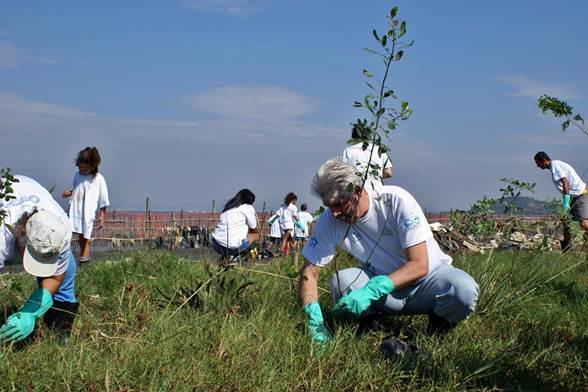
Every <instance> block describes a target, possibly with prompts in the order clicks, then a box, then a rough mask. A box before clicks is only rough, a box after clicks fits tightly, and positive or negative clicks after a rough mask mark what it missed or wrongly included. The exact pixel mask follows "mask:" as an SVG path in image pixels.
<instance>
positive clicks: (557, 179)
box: [549, 160, 586, 196]
mask: <svg viewBox="0 0 588 392" xmlns="http://www.w3.org/2000/svg"><path fill="white" fill-rule="evenodd" d="M549 169H550V170H551V179H552V180H553V184H554V185H555V187H556V188H557V189H558V190H559V191H560V192H561V193H563V185H562V184H561V179H562V178H564V177H565V178H567V179H568V183H569V184H570V195H571V196H580V195H581V194H582V193H583V192H584V189H586V183H585V182H583V181H582V179H581V178H580V176H579V175H578V173H576V170H574V168H573V167H572V166H571V165H569V164H567V163H565V162H563V161H556V160H553V161H551V165H550V166H549Z"/></svg>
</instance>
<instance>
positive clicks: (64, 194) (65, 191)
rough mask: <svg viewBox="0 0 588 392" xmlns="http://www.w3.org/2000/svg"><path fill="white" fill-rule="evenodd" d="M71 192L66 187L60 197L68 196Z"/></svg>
mask: <svg viewBox="0 0 588 392" xmlns="http://www.w3.org/2000/svg"><path fill="white" fill-rule="evenodd" d="M72 194H73V192H72V191H68V190H67V189H66V190H64V191H63V193H62V194H61V197H70V196H71V195H72Z"/></svg>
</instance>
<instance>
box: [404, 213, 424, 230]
mask: <svg viewBox="0 0 588 392" xmlns="http://www.w3.org/2000/svg"><path fill="white" fill-rule="evenodd" d="M403 225H404V227H405V228H406V230H414V229H416V228H417V227H419V226H420V225H421V218H420V217H418V216H414V217H412V218H406V220H405V221H404V223H403Z"/></svg>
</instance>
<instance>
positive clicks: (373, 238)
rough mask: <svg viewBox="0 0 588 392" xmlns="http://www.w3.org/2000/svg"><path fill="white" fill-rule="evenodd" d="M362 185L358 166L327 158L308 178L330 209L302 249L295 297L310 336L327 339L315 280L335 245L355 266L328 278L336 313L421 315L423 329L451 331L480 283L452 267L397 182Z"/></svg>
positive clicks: (475, 296) (465, 314)
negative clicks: (424, 322) (424, 316)
mask: <svg viewBox="0 0 588 392" xmlns="http://www.w3.org/2000/svg"><path fill="white" fill-rule="evenodd" d="M362 182H363V181H362V178H361V177H359V176H358V175H357V174H356V169H355V168H354V167H353V166H352V165H350V164H349V163H346V162H343V161H342V160H340V159H331V160H329V161H327V162H325V163H324V164H323V165H322V166H321V167H320V168H319V170H318V172H317V173H316V175H315V177H314V179H313V182H312V192H313V193H314V194H315V195H317V196H318V197H320V199H321V200H322V202H323V204H324V205H325V206H326V207H328V208H327V209H326V210H325V211H324V212H323V214H322V215H321V216H320V217H319V219H318V222H317V223H316V225H315V226H314V228H313V232H312V235H311V237H310V238H309V240H308V243H307V244H306V246H305V247H304V249H303V250H302V255H303V256H304V258H305V260H306V261H305V264H304V266H303V267H302V269H301V271H300V297H301V300H302V304H303V307H304V312H305V313H306V315H307V326H308V331H309V334H310V335H311V336H312V338H313V340H314V341H315V342H319V343H323V342H327V341H329V340H330V338H331V334H330V332H329V331H328V329H327V328H326V327H325V325H324V322H323V317H322V312H321V309H320V306H319V304H318V290H317V281H318V277H319V273H320V270H321V268H322V267H324V266H326V265H328V264H329V263H330V262H331V260H332V259H333V256H334V254H335V250H336V248H337V247H340V248H341V249H342V250H344V251H346V252H348V253H350V254H351V255H353V256H354V257H355V258H356V259H357V260H358V262H359V263H360V265H359V268H348V269H344V270H342V271H337V272H336V273H335V274H334V275H333V276H332V279H331V294H332V297H333V300H334V302H335V306H334V308H333V309H332V313H333V314H334V315H335V316H339V317H340V316H345V317H352V318H360V317H365V316H368V315H374V314H378V313H379V314H383V315H402V314H427V315H429V326H428V328H427V332H429V333H430V334H435V333H445V332H447V331H449V330H450V329H451V328H452V327H454V326H455V325H456V324H457V323H458V322H460V321H462V320H465V319H466V318H467V317H468V316H469V315H470V314H471V313H472V312H473V311H474V308H475V306H476V301H477V299H478V285H477V284H476V282H475V281H474V279H473V278H472V277H471V276H470V275H468V274H467V273H466V272H464V271H462V270H460V269H458V268H454V267H452V266H451V262H452V259H451V257H449V256H448V255H446V254H444V253H443V252H442V251H441V249H440V248H439V245H438V244H437V242H436V241H435V239H434V238H433V234H432V232H431V229H430V228H429V225H428V223H427V220H426V218H425V215H424V214H423V211H422V209H421V207H420V206H419V204H418V203H417V202H416V200H415V199H414V197H413V196H412V195H411V194H410V193H408V192H407V191H405V190H404V189H402V188H400V187H397V186H382V187H380V188H378V189H376V190H373V189H370V188H371V187H365V188H362ZM392 339H395V338H392ZM395 340H396V342H397V343H398V342H399V343H402V344H403V345H405V346H406V344H405V343H404V342H401V341H399V340H398V339H395ZM387 343H390V342H384V344H383V345H382V350H384V351H385V347H384V346H385V345H386V344H387Z"/></svg>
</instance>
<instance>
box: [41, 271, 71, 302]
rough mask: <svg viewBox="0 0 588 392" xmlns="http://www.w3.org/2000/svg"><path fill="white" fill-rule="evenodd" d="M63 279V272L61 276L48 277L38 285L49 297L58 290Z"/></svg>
mask: <svg viewBox="0 0 588 392" xmlns="http://www.w3.org/2000/svg"><path fill="white" fill-rule="evenodd" d="M64 278H65V272H64V273H63V274H61V275H54V276H49V277H48V278H43V280H41V283H39V287H41V288H43V289H45V290H47V291H48V292H49V293H50V294H51V296H53V295H55V293H56V292H57V290H59V286H61V283H63V279H64Z"/></svg>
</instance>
